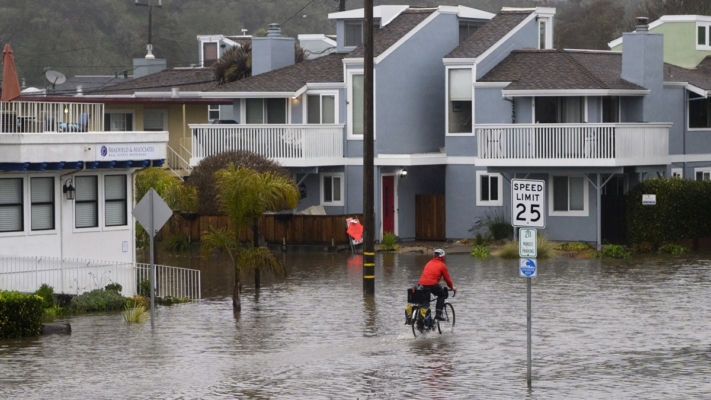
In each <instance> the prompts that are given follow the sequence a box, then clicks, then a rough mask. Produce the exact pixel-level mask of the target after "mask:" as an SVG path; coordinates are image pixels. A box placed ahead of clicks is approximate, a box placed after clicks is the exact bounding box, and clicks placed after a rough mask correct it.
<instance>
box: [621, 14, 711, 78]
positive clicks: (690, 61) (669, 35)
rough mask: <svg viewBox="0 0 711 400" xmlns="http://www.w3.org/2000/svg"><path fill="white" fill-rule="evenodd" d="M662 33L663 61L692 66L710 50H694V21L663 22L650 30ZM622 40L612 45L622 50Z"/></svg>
mask: <svg viewBox="0 0 711 400" xmlns="http://www.w3.org/2000/svg"><path fill="white" fill-rule="evenodd" d="M650 31H651V32H654V33H662V34H664V62H667V63H669V64H674V65H678V66H680V67H684V68H694V67H695V66H697V65H698V64H699V63H700V62H701V61H702V60H703V59H704V57H706V56H708V55H711V51H706V50H696V22H665V23H663V24H661V25H659V26H657V27H655V28H652V29H651V30H650ZM623 47H624V42H623V43H621V44H619V45H617V46H615V47H613V48H612V50H613V51H622V48H623Z"/></svg>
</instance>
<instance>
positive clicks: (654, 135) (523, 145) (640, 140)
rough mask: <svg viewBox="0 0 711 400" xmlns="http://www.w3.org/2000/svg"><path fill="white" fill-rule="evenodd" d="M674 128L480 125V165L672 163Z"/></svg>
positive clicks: (652, 125) (667, 125) (659, 125)
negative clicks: (670, 156) (670, 145)
mask: <svg viewBox="0 0 711 400" xmlns="http://www.w3.org/2000/svg"><path fill="white" fill-rule="evenodd" d="M670 127H671V124H670V123H624V124H623V123H620V124H513V125H512V124H508V125H477V126H476V127H475V134H476V137H477V146H478V152H479V154H478V160H477V165H482V166H497V167H504V166H521V167H531V166H536V167H542V166H544V167H545V166H547V167H580V166H589V167H618V166H632V165H661V164H668V163H669V128H670Z"/></svg>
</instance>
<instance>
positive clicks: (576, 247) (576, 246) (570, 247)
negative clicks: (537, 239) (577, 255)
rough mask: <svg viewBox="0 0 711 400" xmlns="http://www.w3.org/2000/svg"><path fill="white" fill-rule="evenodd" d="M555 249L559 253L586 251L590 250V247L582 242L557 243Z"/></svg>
mask: <svg viewBox="0 0 711 400" xmlns="http://www.w3.org/2000/svg"><path fill="white" fill-rule="evenodd" d="M555 248H556V249H558V250H561V251H576V252H577V251H587V250H590V246H589V245H588V244H587V243H583V242H564V243H558V244H557V245H556V246H555Z"/></svg>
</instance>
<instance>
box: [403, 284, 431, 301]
mask: <svg viewBox="0 0 711 400" xmlns="http://www.w3.org/2000/svg"><path fill="white" fill-rule="evenodd" d="M407 302H408V303H411V304H422V303H425V304H427V303H429V302H430V291H429V290H423V289H417V288H409V289H407Z"/></svg>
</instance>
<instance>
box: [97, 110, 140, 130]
mask: <svg viewBox="0 0 711 400" xmlns="http://www.w3.org/2000/svg"><path fill="white" fill-rule="evenodd" d="M132 130H133V111H114V110H111V111H107V112H105V113H104V131H106V132H112V131H113V132H117V131H118V132H126V131H132Z"/></svg>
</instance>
